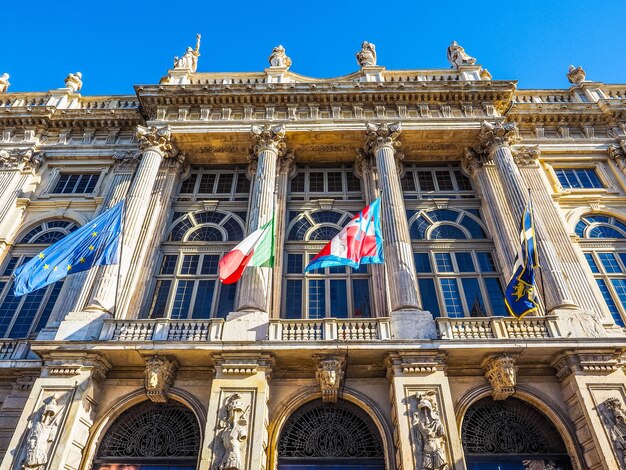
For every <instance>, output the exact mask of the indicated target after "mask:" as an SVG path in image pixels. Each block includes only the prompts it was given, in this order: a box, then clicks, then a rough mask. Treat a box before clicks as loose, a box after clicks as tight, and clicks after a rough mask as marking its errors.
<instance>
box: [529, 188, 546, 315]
mask: <svg viewBox="0 0 626 470" xmlns="http://www.w3.org/2000/svg"><path fill="white" fill-rule="evenodd" d="M528 201H529V202H530V204H531V207H532V209H531V210H532V218H533V219H532V220H533V232H534V235H535V239H536V240H537V267H538V268H539V277H540V278H541V301H542V303H543V309H544V314H547V313H548V306H547V302H546V285H545V283H544V282H543V266H542V265H541V261H540V258H539V232H537V230H536V229H535V208H534V207H533V206H532V196H531V195H530V187H528Z"/></svg>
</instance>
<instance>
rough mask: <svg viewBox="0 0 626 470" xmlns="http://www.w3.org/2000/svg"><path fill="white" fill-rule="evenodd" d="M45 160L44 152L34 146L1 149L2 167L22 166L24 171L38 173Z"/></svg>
mask: <svg viewBox="0 0 626 470" xmlns="http://www.w3.org/2000/svg"><path fill="white" fill-rule="evenodd" d="M44 160H45V158H44V153H43V152H38V151H35V150H34V149H32V148H28V149H13V150H11V151H7V150H0V169H14V168H20V166H21V169H22V171H32V172H33V173H36V172H37V170H39V168H40V167H41V165H42V164H43V162H44Z"/></svg>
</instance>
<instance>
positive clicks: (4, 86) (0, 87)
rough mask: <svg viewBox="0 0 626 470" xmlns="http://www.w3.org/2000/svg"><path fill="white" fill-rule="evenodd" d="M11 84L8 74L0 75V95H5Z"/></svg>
mask: <svg viewBox="0 0 626 470" xmlns="http://www.w3.org/2000/svg"><path fill="white" fill-rule="evenodd" d="M10 86H11V84H10V83H9V74H8V73H3V74H2V75H0V93H6V92H7V90H8V89H9V87H10Z"/></svg>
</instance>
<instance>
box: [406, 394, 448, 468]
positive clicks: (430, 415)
mask: <svg viewBox="0 0 626 470" xmlns="http://www.w3.org/2000/svg"><path fill="white" fill-rule="evenodd" d="M415 400H416V402H417V411H415V412H414V413H413V416H412V425H413V429H414V431H415V436H416V438H417V439H416V440H417V456H416V457H417V462H416V463H417V465H416V468H417V469H419V470H448V469H449V466H448V463H447V460H446V451H445V439H446V431H445V429H444V427H443V424H442V423H441V419H440V418H439V414H438V413H437V403H436V401H435V392H427V393H424V394H421V393H418V394H416V395H415Z"/></svg>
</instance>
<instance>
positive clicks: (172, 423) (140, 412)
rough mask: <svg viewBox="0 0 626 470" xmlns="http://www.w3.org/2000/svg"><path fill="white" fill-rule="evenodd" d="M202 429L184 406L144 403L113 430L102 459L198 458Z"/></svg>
mask: <svg viewBox="0 0 626 470" xmlns="http://www.w3.org/2000/svg"><path fill="white" fill-rule="evenodd" d="M199 448H200V429H199V426H198V421H197V420H196V417H195V415H194V414H193V412H192V411H191V410H190V409H189V408H187V407H186V406H184V405H182V404H181V403H178V402H175V401H170V402H169V403H153V402H148V401H146V402H143V403H141V404H139V405H137V406H134V407H132V408H130V409H129V410H127V411H125V412H124V413H122V415H121V416H120V417H119V418H118V419H117V420H116V421H115V423H113V425H112V426H111V427H110V428H109V430H108V431H107V433H106V435H105V436H104V439H103V440H102V444H101V445H100V448H99V449H98V459H102V460H107V461H117V460H121V459H124V461H126V460H128V459H132V461H135V462H136V461H137V460H142V461H149V460H156V459H158V460H162V459H164V458H165V459H172V458H173V459H185V460H194V461H195V459H197V456H198V450H199Z"/></svg>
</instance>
